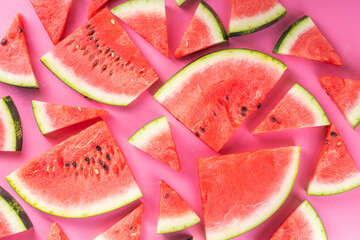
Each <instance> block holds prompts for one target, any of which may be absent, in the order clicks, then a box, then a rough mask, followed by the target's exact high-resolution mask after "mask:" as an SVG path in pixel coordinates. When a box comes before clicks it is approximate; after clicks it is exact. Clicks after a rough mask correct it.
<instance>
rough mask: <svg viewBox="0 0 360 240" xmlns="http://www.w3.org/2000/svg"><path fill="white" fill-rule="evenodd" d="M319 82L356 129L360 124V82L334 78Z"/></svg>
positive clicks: (325, 77) (324, 78)
mask: <svg viewBox="0 0 360 240" xmlns="http://www.w3.org/2000/svg"><path fill="white" fill-rule="evenodd" d="M319 81H320V84H321V87H322V88H323V89H324V90H325V92H326V93H327V94H328V95H329V96H330V98H331V100H332V101H333V102H334V103H335V104H336V106H337V107H338V108H339V109H340V111H341V112H342V113H343V114H344V116H345V118H346V120H347V121H348V122H349V123H350V125H351V127H352V128H354V129H355V128H356V127H357V125H358V124H359V122H360V81H359V80H354V79H349V78H339V77H333V76H322V77H320V79H319Z"/></svg>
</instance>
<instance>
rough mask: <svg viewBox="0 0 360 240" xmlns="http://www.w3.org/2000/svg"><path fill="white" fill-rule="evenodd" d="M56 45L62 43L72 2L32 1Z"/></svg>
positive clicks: (58, 0)
mask: <svg viewBox="0 0 360 240" xmlns="http://www.w3.org/2000/svg"><path fill="white" fill-rule="evenodd" d="M30 2H31V4H32V5H33V7H34V9H35V12H36V14H37V15H38V17H39V19H40V21H41V23H42V24H43V26H44V28H45V30H46V32H47V34H48V35H49V37H50V39H51V41H52V42H53V44H54V45H56V44H57V43H58V42H60V41H61V39H62V35H63V32H64V29H65V25H66V21H67V18H68V16H69V13H70V8H71V4H72V0H56V1H54V0H30Z"/></svg>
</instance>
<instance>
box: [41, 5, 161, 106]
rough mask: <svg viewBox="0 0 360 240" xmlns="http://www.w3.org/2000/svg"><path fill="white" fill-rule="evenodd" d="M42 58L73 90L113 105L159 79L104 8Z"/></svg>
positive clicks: (130, 97)
mask: <svg viewBox="0 0 360 240" xmlns="http://www.w3.org/2000/svg"><path fill="white" fill-rule="evenodd" d="M41 61H43V63H44V64H45V65H46V66H47V67H48V68H49V69H50V70H51V71H52V72H53V73H54V74H55V75H56V76H58V77H59V78H60V79H61V80H62V81H63V82H65V83H66V84H68V85H69V86H70V87H72V88H73V89H75V90H76V91H78V92H80V93H81V94H83V95H85V96H87V97H89V98H92V99H94V100H97V101H99V102H103V103H107V104H112V105H121V106H126V105H128V104H129V103H130V102H132V101H133V100H134V99H135V98H137V97H138V96H139V95H140V94H141V93H142V92H143V91H145V90H146V89H147V88H148V87H149V86H150V85H151V84H153V83H154V82H155V81H156V80H158V76H157V74H156V73H155V72H154V70H153V69H152V67H151V66H150V65H149V63H148V62H147V61H146V59H145V58H144V57H143V56H142V55H141V53H140V50H139V49H138V48H137V47H136V46H135V44H134V43H133V42H132V40H131V39H130V37H129V36H128V35H127V34H126V32H125V31H124V29H123V28H122V27H121V26H120V24H119V23H118V22H117V21H116V19H115V17H114V16H113V15H112V14H111V12H110V11H109V10H108V9H107V8H105V9H103V10H102V11H101V12H99V13H98V14H97V15H96V16H94V17H93V18H92V19H90V20H89V21H88V22H87V23H85V24H84V25H83V26H81V27H80V28H78V29H77V30H75V31H74V32H73V33H72V34H70V35H69V36H68V37H67V38H66V39H64V40H63V41H61V42H60V43H59V44H57V45H56V46H55V48H53V49H52V50H51V51H50V52H48V53H46V54H45V55H44V56H43V57H42V58H41Z"/></svg>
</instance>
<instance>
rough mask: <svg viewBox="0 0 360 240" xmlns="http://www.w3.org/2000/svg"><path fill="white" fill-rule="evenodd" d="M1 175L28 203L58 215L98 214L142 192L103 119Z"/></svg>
mask: <svg viewBox="0 0 360 240" xmlns="http://www.w3.org/2000/svg"><path fill="white" fill-rule="evenodd" d="M6 179H7V181H8V182H9V183H10V185H11V186H12V187H13V188H14V189H15V191H16V192H17V193H18V194H19V195H20V196H21V197H22V198H23V199H24V200H25V201H27V202H28V203H29V204H30V205H32V206H33V207H35V208H37V209H39V210H41V211H43V212H46V213H49V214H53V215H57V216H61V217H69V218H80V217H88V216H93V215H97V214H101V213H104V212H108V211H111V210H114V209H116V208H119V207H121V206H124V205H125V204H128V203H130V202H132V201H134V200H136V199H138V198H140V197H141V196H142V194H141V191H140V189H139V187H138V185H137V183H136V181H135V179H134V177H133V175H132V173H131V170H130V168H129V166H128V165H127V163H126V159H125V157H124V155H123V153H122V152H121V149H120V147H119V145H118V144H117V142H116V140H115V138H114V137H113V136H112V134H111V132H110V130H109V129H108V127H107V126H106V123H105V122H104V121H99V122H97V123H96V124H94V125H92V126H90V127H88V128H87V129H85V130H83V131H81V132H80V133H78V134H76V135H74V136H72V137H70V138H68V139H67V140H65V141H64V142H62V143H60V144H58V145H56V146H54V147H53V148H51V149H49V150H48V151H46V152H44V153H42V154H40V155H39V156H37V157H35V158H33V159H32V160H30V161H28V162H27V163H26V164H25V165H24V166H22V167H20V168H19V169H18V170H16V171H15V172H13V173H11V174H10V175H9V176H7V177H6ZM64 193H66V194H64Z"/></svg>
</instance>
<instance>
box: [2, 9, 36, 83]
mask: <svg viewBox="0 0 360 240" xmlns="http://www.w3.org/2000/svg"><path fill="white" fill-rule="evenodd" d="M0 42H1V44H0V55H1V56H2V57H1V59H0V82H4V83H8V84H11V85H15V86H20V87H28V88H39V86H38V84H37V81H36V79H35V75H34V70H33V67H32V65H31V60H30V54H29V49H28V45H27V41H26V37H25V29H24V25H23V22H22V17H21V15H20V14H17V15H16V16H15V18H14V20H13V22H12V24H11V25H10V27H9V29H8V30H7V32H6V34H5V36H4V37H3V38H2V39H1V41H0Z"/></svg>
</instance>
